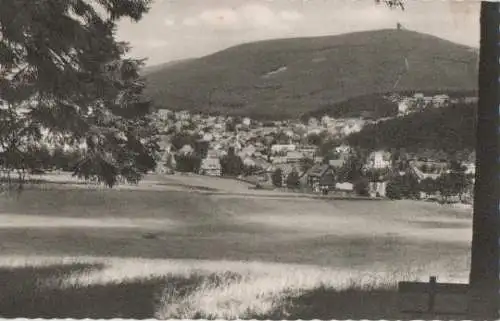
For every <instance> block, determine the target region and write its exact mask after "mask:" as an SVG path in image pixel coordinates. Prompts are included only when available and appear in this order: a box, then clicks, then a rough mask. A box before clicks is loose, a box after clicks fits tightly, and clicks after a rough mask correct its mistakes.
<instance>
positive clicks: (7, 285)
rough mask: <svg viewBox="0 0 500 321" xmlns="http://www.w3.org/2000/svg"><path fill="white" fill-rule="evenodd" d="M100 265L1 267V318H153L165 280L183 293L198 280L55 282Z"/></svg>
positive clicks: (158, 279)
mask: <svg viewBox="0 0 500 321" xmlns="http://www.w3.org/2000/svg"><path fill="white" fill-rule="evenodd" d="M102 268H103V266H102V265H92V264H74V265H53V266H48V267H23V268H0V282H1V284H2V290H1V292H0V317H2V318H130V319H150V318H153V317H154V314H155V310H156V308H157V304H158V300H159V299H160V294H161V292H162V291H163V290H164V288H165V287H166V285H167V284H169V285H170V286H174V287H176V288H179V289H184V290H185V292H186V291H190V290H194V289H195V285H197V284H198V283H199V281H198V280H197V279H196V278H195V277H193V278H156V279H149V280H137V281H135V280H134V281H130V282H123V283H120V284H105V285H90V286H78V287H67V288H61V287H59V286H58V285H60V283H61V280H63V279H64V278H65V277H68V276H70V275H71V274H73V273H82V272H83V273H85V272H86V271H91V270H95V269H102ZM51 280H53V281H54V280H55V283H52V284H51V285H50V284H49V285H47V286H43V283H44V281H51ZM181 292H182V291H181Z"/></svg>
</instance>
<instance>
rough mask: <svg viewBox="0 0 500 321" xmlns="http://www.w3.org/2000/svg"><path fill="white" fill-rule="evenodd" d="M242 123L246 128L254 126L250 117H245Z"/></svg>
mask: <svg viewBox="0 0 500 321" xmlns="http://www.w3.org/2000/svg"><path fill="white" fill-rule="evenodd" d="M241 123H242V124H243V125H245V126H250V125H251V124H252V120H251V119H250V118H248V117H245V118H243V120H242V121H241Z"/></svg>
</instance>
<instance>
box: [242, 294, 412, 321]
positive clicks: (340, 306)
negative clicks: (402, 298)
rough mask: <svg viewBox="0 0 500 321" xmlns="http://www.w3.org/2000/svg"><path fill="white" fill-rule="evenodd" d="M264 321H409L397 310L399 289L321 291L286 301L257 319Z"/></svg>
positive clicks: (285, 299) (255, 316) (256, 317)
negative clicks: (347, 320) (286, 320)
mask: <svg viewBox="0 0 500 321" xmlns="http://www.w3.org/2000/svg"><path fill="white" fill-rule="evenodd" d="M252 318H255V319H259V320H264V319H272V320H282V319H288V320H291V319H293V320H295V319H303V320H310V319H320V320H330V319H337V320H346V319H355V320H359V319H369V320H378V319H385V320H391V319H405V318H404V316H401V315H400V313H399V311H398V309H397V290H396V289H391V288H387V289H369V290H367V289H363V288H358V287H353V288H349V289H346V290H336V289H332V288H327V287H319V288H316V289H314V290H310V291H306V292H305V293H304V294H302V295H301V296H299V297H293V298H290V297H288V298H284V299H283V300H282V303H281V304H280V305H279V306H278V307H277V308H276V309H275V310H274V311H272V312H271V313H269V314H266V315H254V316H252Z"/></svg>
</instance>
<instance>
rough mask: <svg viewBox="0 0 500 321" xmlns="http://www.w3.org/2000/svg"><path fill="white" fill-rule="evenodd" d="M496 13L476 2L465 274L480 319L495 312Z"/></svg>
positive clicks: (491, 5)
mask: <svg viewBox="0 0 500 321" xmlns="http://www.w3.org/2000/svg"><path fill="white" fill-rule="evenodd" d="M499 16H500V14H499V4H498V3H494V2H481V19H480V24H481V43H480V57H479V108H478V115H477V120H478V123H477V141H476V154H477V160H476V183H475V187H474V216H473V227H472V257H471V270H470V278H469V282H470V286H471V301H470V305H469V308H470V313H471V317H473V318H481V319H496V318H497V317H498V295H499V294H498V278H499V251H498V247H499V239H498V236H499V233H498V232H499V221H500V220H499V203H498V197H499V192H500V190H499V178H498V163H497V162H498V159H499V148H498V147H499V144H498V128H499V127H498V125H499V122H498V120H499V115H498V112H499V104H498V103H499V99H498V98H499V95H498V91H499V90H498V88H499V84H498V76H499V72H498V71H499V61H498V55H497V51H498V40H499V38H498V33H497V32H498V26H499V22H500V19H499Z"/></svg>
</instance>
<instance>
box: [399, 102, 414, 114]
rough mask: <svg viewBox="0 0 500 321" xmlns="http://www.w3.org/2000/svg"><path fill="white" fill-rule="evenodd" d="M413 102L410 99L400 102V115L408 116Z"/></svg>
mask: <svg viewBox="0 0 500 321" xmlns="http://www.w3.org/2000/svg"><path fill="white" fill-rule="evenodd" d="M410 108H411V101H410V99H408V98H404V99H402V100H400V101H399V102H398V114H399V115H406V114H408V112H409V111H410Z"/></svg>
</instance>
